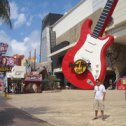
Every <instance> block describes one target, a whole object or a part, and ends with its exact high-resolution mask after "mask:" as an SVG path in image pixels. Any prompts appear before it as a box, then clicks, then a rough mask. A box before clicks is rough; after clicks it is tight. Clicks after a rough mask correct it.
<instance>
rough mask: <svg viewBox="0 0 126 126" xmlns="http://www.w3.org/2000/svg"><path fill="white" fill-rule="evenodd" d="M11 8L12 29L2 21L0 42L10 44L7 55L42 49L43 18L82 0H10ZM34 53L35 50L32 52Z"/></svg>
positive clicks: (68, 8) (62, 11)
mask: <svg viewBox="0 0 126 126" xmlns="http://www.w3.org/2000/svg"><path fill="white" fill-rule="evenodd" d="M8 1H9V3H10V8H11V21H12V24H13V28H12V29H10V28H9V27H8V26H7V25H6V24H3V23H1V21H0V42H6V43H8V44H9V48H8V52H7V55H10V56H11V55H13V54H24V55H25V56H28V55H29V51H31V50H34V49H35V48H36V50H37V55H39V49H40V31H41V20H42V19H43V17H44V16H45V15H46V14H48V13H49V12H51V13H60V14H64V13H65V12H67V11H68V10H70V9H71V8H73V7H74V6H75V5H76V4H77V3H79V1H80V0H8ZM32 55H33V52H32Z"/></svg>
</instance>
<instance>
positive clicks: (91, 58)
mask: <svg viewBox="0 0 126 126" xmlns="http://www.w3.org/2000/svg"><path fill="white" fill-rule="evenodd" d="M108 40H109V37H108V38H106V39H105V40H99V39H95V38H93V37H92V36H91V35H90V34H88V35H87V38H86V41H85V43H84V44H83V45H82V47H81V48H80V49H79V50H78V51H77V52H76V54H75V56H74V62H75V61H77V60H79V59H82V60H84V61H86V62H87V63H90V67H89V68H88V70H89V71H90V72H91V73H92V75H93V77H94V79H97V78H99V76H100V73H101V71H102V70H101V69H102V67H101V57H100V56H101V52H102V48H103V47H104V45H105V44H106V43H107V41H108Z"/></svg>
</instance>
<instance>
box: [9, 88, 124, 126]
mask: <svg viewBox="0 0 126 126" xmlns="http://www.w3.org/2000/svg"><path fill="white" fill-rule="evenodd" d="M10 97H11V99H9V100H7V102H8V103H9V104H11V105H13V106H15V107H17V108H19V109H21V110H23V111H25V112H27V113H29V114H31V115H32V116H33V117H36V118H38V119H41V120H44V121H46V122H48V123H49V124H52V125H54V126H126V100H125V92H124V91H117V90H109V91H107V95H106V101H105V104H106V110H105V117H106V120H105V121H102V119H101V118H100V116H99V119H97V120H92V118H93V117H94V111H93V91H85V90H63V91H58V92H54V91H53V92H43V93H38V94H21V95H18V94H17V95H12V96H10ZM18 111H19V110H18ZM99 114H100V113H99ZM29 116H30V115H29ZM18 117H20V115H18ZM29 118H31V116H30V117H29ZM11 120H13V119H11ZM35 120H36V121H35V122H37V119H35ZM9 126H10V125H9ZM26 126H28V125H26ZM35 126H37V125H35ZM42 126H43V125H42Z"/></svg>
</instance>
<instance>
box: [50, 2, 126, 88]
mask: <svg viewBox="0 0 126 126" xmlns="http://www.w3.org/2000/svg"><path fill="white" fill-rule="evenodd" d="M106 2H107V0H104V1H102V0H97V1H96V0H82V1H80V3H78V4H77V5H76V6H75V7H74V8H72V9H71V10H70V11H68V12H67V13H65V14H64V16H63V17H62V18H60V19H59V20H58V21H57V22H56V23H54V24H53V25H52V28H51V31H52V32H55V34H56V45H55V46H54V50H53V51H52V52H51V53H50V54H49V55H48V57H50V58H51V59H52V62H53V72H54V74H56V75H57V77H59V78H60V79H62V80H64V83H65V82H66V81H65V79H64V75H63V73H62V68H61V64H62V59H63V56H64V55H65V53H66V52H67V50H68V49H70V48H71V47H73V46H74V45H75V43H76V42H77V41H78V39H79V36H80V29H81V25H82V23H83V21H84V20H85V19H87V18H91V19H92V20H93V25H92V29H93V28H94V26H95V25H96V23H97V21H98V19H99V16H100V14H101V12H102V9H103V7H104V6H105V3H106ZM125 6H126V2H125V1H124V0H119V1H118V4H117V6H116V8H115V10H114V13H113V15H112V24H111V25H109V26H108V27H107V28H106V30H105V33H104V35H107V34H112V35H113V36H114V38H115V40H114V43H113V44H112V45H111V46H110V47H109V49H108V52H107V55H106V59H107V74H106V79H105V81H106V82H105V83H108V81H109V80H110V79H112V81H115V80H117V79H118V78H119V77H121V76H123V75H125V74H126V56H125V51H126V38H125V34H126V32H125V31H126V17H125V16H124V15H125V13H126V8H125ZM107 86H108V85H106V87H107Z"/></svg>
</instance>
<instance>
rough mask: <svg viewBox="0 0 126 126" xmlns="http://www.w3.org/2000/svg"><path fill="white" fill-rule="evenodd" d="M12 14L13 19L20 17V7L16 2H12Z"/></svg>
mask: <svg viewBox="0 0 126 126" xmlns="http://www.w3.org/2000/svg"><path fill="white" fill-rule="evenodd" d="M10 15H11V19H17V17H18V7H17V5H16V3H15V2H10Z"/></svg>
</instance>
